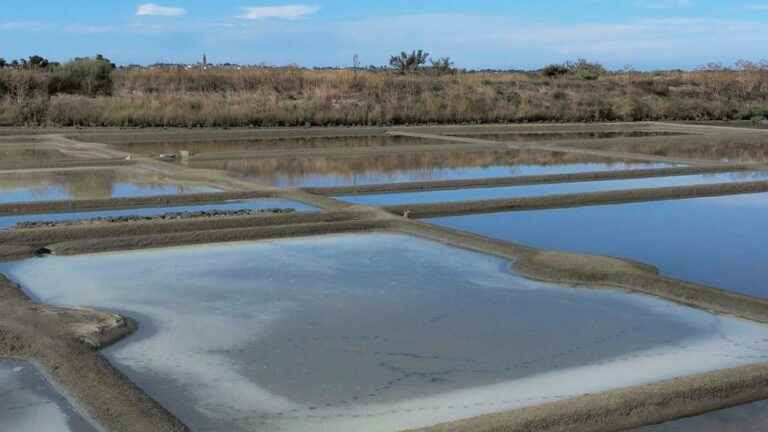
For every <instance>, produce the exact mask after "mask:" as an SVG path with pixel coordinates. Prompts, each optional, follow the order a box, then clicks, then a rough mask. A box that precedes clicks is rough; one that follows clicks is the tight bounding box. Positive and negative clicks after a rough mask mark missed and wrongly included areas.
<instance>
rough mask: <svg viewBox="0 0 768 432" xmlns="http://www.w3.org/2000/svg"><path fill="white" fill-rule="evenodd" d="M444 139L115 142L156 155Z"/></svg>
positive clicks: (352, 146)
mask: <svg viewBox="0 0 768 432" xmlns="http://www.w3.org/2000/svg"><path fill="white" fill-rule="evenodd" d="M441 143H443V141H438V140H429V139H421V138H411V137H402V136H358V137H305V138H281V139H275V138H272V139H227V140H220V141H216V140H210V141H205V140H203V141H194V140H193V141H181V142H178V141H170V142H134V143H124V144H116V146H117V147H119V148H120V149H121V150H124V151H127V152H131V153H139V154H147V155H158V154H163V153H166V154H167V153H178V152H179V151H182V150H185V151H188V152H190V153H191V154H198V153H219V152H237V151H255V150H282V149H293V148H297V149H314V148H332V147H350V148H354V147H383V146H404V145H423V144H441Z"/></svg>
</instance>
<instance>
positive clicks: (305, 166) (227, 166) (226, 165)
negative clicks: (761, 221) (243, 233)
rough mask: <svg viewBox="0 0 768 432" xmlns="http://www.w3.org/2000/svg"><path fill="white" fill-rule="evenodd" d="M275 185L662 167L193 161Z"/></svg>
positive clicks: (458, 159) (462, 159)
mask: <svg viewBox="0 0 768 432" xmlns="http://www.w3.org/2000/svg"><path fill="white" fill-rule="evenodd" d="M190 166H192V167H193V168H209V169H219V170H226V171H228V172H230V173H232V174H234V175H236V176H239V177H241V178H246V179H249V180H253V181H256V182H258V183H261V184H265V185H272V186H283V187H288V186H296V187H302V186H306V187H309V186H311V187H333V186H354V185H368V184H380V183H403V182H415V181H431V180H457V179H471V178H492V177H510V176H523V175H546V174H566V173H581V172H593V171H619V170H628V169H648V168H664V167H669V166H671V165H668V164H660V163H646V162H629V161H620V160H615V159H608V158H602V157H597V156H585V155H576V154H572V153H562V152H548V151H536V150H489V151H469V152H466V151H465V152H424V153H420V152H414V153H399V154H387V155H375V156H359V157H323V156H313V157H293V158H263V159H262V158H254V159H238V160H217V161H192V162H191V165H190Z"/></svg>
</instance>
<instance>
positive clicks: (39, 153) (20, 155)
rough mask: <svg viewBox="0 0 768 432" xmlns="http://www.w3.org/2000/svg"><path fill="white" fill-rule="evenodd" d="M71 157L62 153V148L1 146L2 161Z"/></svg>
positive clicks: (0, 155)
mask: <svg viewBox="0 0 768 432" xmlns="http://www.w3.org/2000/svg"><path fill="white" fill-rule="evenodd" d="M62 159H71V158H70V157H69V156H67V155H65V154H64V153H62V152H61V151H60V150H56V149H51V148H44V147H40V148H37V147H35V146H34V145H31V146H27V147H24V148H21V147H3V146H0V162H10V161H23V162H29V161H34V162H37V161H50V160H62Z"/></svg>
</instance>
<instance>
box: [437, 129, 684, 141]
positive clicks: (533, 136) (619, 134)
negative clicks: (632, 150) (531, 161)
mask: <svg viewBox="0 0 768 432" xmlns="http://www.w3.org/2000/svg"><path fill="white" fill-rule="evenodd" d="M451 135H452V136H457V137H466V138H479V139H487V140H493V141H512V142H519V141H553V140H587V139H608V138H625V137H626V138H639V137H664V136H674V135H685V134H682V133H677V132H659V131H606V132H540V133H530V132H529V133H516V132H508V133H475V134H451Z"/></svg>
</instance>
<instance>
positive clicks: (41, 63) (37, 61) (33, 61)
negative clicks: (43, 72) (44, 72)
mask: <svg viewBox="0 0 768 432" xmlns="http://www.w3.org/2000/svg"><path fill="white" fill-rule="evenodd" d="M49 64H50V62H49V61H48V59H47V58H45V57H41V56H39V55H33V56H30V57H29V60H27V66H28V67H29V68H30V69H45V68H47V67H48V65H49Z"/></svg>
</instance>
